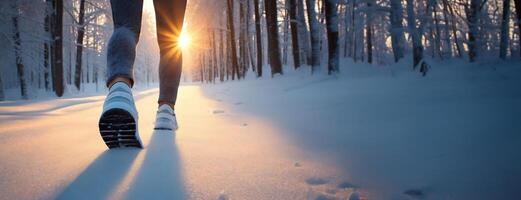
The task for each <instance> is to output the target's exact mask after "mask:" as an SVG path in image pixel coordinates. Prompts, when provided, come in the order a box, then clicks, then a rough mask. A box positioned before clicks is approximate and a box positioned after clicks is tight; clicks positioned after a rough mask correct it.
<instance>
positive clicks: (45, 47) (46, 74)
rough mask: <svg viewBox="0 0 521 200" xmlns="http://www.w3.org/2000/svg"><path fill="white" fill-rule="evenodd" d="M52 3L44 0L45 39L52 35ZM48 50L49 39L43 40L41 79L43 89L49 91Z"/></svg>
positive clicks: (49, 50) (49, 49)
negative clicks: (43, 84) (43, 85)
mask: <svg viewBox="0 0 521 200" xmlns="http://www.w3.org/2000/svg"><path fill="white" fill-rule="evenodd" d="M51 7H52V5H51V2H50V1H49V0H46V3H45V19H44V25H43V29H44V33H45V38H46V39H50V38H51V37H52V36H51V12H50V9H51ZM50 52H51V48H50V45H49V41H47V40H46V41H44V42H43V67H44V69H43V70H44V72H43V79H44V82H45V90H46V91H49V90H50V89H51V88H50V87H49V83H50V80H49V71H50Z"/></svg>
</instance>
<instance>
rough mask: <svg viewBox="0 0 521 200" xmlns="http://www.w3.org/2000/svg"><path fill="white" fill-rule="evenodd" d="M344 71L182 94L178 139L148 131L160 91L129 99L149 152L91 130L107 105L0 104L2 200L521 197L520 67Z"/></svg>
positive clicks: (97, 98) (88, 99)
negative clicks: (109, 145)
mask: <svg viewBox="0 0 521 200" xmlns="http://www.w3.org/2000/svg"><path fill="white" fill-rule="evenodd" d="M403 60H410V58H405V59H403ZM341 63H342V64H343V66H342V68H341V73H340V74H337V75H335V76H328V75H326V73H325V72H321V73H320V72H319V73H314V74H313V75H312V76H311V75H310V74H311V72H310V71H309V66H303V67H302V68H301V69H300V70H297V71H293V70H289V69H287V70H285V72H286V73H285V74H284V76H276V77H273V78H271V77H263V78H260V79H256V78H254V75H253V74H248V77H247V79H246V80H241V81H231V82H227V83H220V84H202V85H200V84H184V85H182V87H181V88H180V94H179V99H178V105H176V115H177V117H178V123H179V127H180V128H179V130H178V131H177V132H176V133H174V134H172V133H169V132H165V131H159V132H153V131H152V130H153V120H154V119H155V112H156V109H157V105H156V99H157V95H158V90H157V89H143V90H136V91H134V92H135V96H136V103H137V108H138V111H139V113H140V126H139V127H140V135H141V136H142V140H143V143H144V145H145V148H144V149H143V150H138V149H119V150H110V151H109V150H107V149H106V146H105V145H104V144H103V142H102V140H101V138H100V137H99V134H98V133H97V131H98V130H97V126H96V124H97V120H98V117H99V114H100V112H101V105H102V103H103V96H102V95H94V96H69V97H66V98H62V99H58V100H53V99H44V100H31V101H8V102H1V103H0V127H1V129H0V161H1V162H0V193H1V194H2V198H5V199H54V198H58V199H73V198H74V199H75V198H79V199H145V198H147V199H182V198H188V199H519V198H520V197H521V192H520V191H519V190H518V188H519V186H521V160H520V159H519V158H521V151H519V146H520V145H521V137H520V135H519V133H520V130H521V104H519V102H521V90H519V85H521V84H520V83H521V68H519V66H520V64H521V63H519V62H517V61H516V62H514V61H509V62H497V63H479V64H466V63H465V61H461V62H460V61H457V60H456V61H454V60H453V61H451V62H448V61H445V62H434V61H429V63H430V64H431V65H432V66H433V67H432V68H431V69H430V71H429V74H428V75H427V77H421V76H420V74H419V73H418V72H414V71H411V70H410V69H409V67H405V66H409V65H408V63H405V61H402V63H399V64H396V65H393V66H380V67H376V66H371V65H364V64H356V65H353V64H352V63H350V62H348V61H346V60H343V61H342V62H341ZM265 74H269V73H265ZM101 94H103V93H102V92H101Z"/></svg>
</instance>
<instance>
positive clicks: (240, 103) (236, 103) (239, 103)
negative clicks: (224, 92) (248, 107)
mask: <svg viewBox="0 0 521 200" xmlns="http://www.w3.org/2000/svg"><path fill="white" fill-rule="evenodd" d="M234 105H236V106H238V105H242V102H235V103H234Z"/></svg>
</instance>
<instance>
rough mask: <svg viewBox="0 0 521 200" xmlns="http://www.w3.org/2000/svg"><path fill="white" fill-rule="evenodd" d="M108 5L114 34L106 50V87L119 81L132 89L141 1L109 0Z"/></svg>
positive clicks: (139, 27) (141, 7)
mask: <svg viewBox="0 0 521 200" xmlns="http://www.w3.org/2000/svg"><path fill="white" fill-rule="evenodd" d="M110 4H111V7H112V19H113V21H114V32H113V33H112V37H111V38H110V41H109V44H108V50H107V65H108V66H107V86H108V87H110V86H112V85H113V84H114V83H116V82H119V81H121V82H125V83H127V84H128V85H129V86H130V87H132V85H133V84H134V79H133V73H132V70H133V65H134V60H135V58H136V45H137V43H138V41H139V33H140V30H141V14H142V10H143V0H130V1H129V0H110Z"/></svg>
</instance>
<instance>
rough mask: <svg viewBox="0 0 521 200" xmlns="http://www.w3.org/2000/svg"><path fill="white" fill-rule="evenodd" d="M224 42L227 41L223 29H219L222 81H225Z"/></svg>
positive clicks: (220, 77)
mask: <svg viewBox="0 0 521 200" xmlns="http://www.w3.org/2000/svg"><path fill="white" fill-rule="evenodd" d="M224 44H225V41H224V36H223V31H222V30H219V47H220V48H219V61H220V63H219V80H220V81H221V82H223V81H224V70H223V69H224V63H225V62H226V61H225V59H224Z"/></svg>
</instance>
